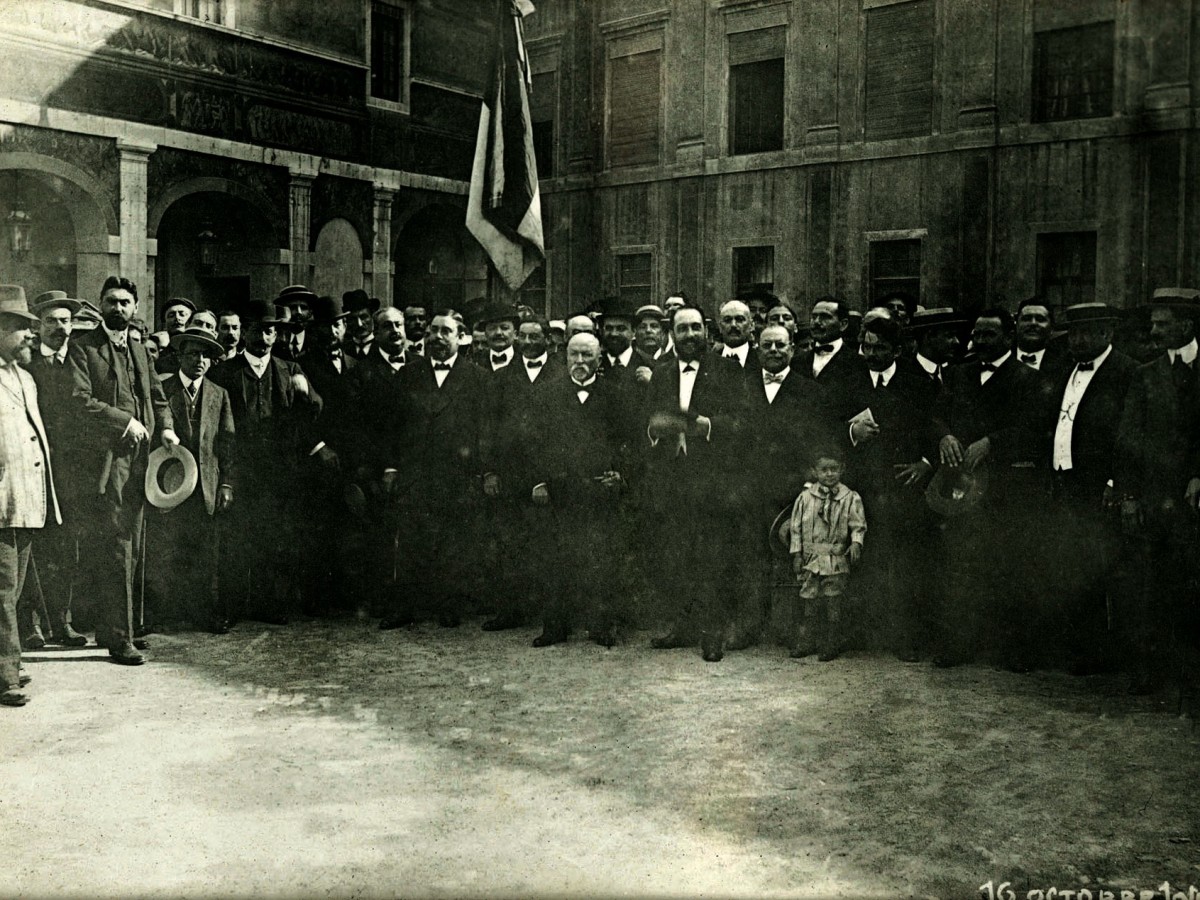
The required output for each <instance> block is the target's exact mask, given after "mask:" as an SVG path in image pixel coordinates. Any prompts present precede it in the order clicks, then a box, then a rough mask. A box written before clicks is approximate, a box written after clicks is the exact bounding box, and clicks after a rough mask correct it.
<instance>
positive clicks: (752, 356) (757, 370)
mask: <svg viewBox="0 0 1200 900" xmlns="http://www.w3.org/2000/svg"><path fill="white" fill-rule="evenodd" d="M713 353H716V354H717V355H718V356H722V357H723V356H724V355H725V345H724V344H717V345H716V346H715V347H713ZM730 362H732V363H737V365H738V367H739V368H741V370H742V372H743V374H745V375H746V377H748V378H761V377H762V375H761V373H762V361H761V360H760V359H759V358H758V348H757V347H751V348H750V349H749V350H748V351H746V365H744V366H743V365H742V364H741V363H738V362H737V360H733V359H731V360H730ZM810 372H811V367H810Z"/></svg>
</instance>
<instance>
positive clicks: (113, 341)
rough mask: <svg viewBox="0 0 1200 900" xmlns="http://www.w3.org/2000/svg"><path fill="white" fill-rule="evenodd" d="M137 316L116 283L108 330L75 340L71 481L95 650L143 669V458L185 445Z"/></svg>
mask: <svg viewBox="0 0 1200 900" xmlns="http://www.w3.org/2000/svg"><path fill="white" fill-rule="evenodd" d="M137 309H138V296H137V286H136V285H135V284H134V283H133V282H132V281H129V280H128V279H126V278H119V277H117V276H115V275H114V276H110V277H109V278H108V279H106V280H105V282H104V286H103V287H102V288H101V291H100V313H101V315H102V317H103V322H102V326H101V327H100V328H97V329H96V330H95V331H92V332H89V333H85V334H82V335H79V336H77V338H76V339H75V340H72V341H71V342H70V347H69V349H68V351H67V362H68V365H69V366H70V369H71V378H72V381H73V382H74V388H73V390H72V409H73V410H74V411H75V412H76V414H78V415H79V416H80V417H81V421H80V425H79V427H78V428H77V429H76V430H75V440H76V441H77V443H75V444H74V447H73V448H72V451H71V455H72V456H73V457H75V458H77V459H78V460H79V467H78V470H77V472H76V473H74V476H73V477H78V478H80V479H82V480H83V488H82V489H81V490H82V492H83V494H84V496H86V500H84V501H83V503H84V508H83V509H82V510H81V512H82V514H83V515H84V517H85V520H86V525H85V532H86V534H87V540H86V541H84V544H83V546H82V547H81V548H80V566H81V569H82V571H83V572H84V573H85V574H86V576H87V578H88V580H89V584H90V588H91V590H90V592H89V593H90V595H91V598H92V601H93V602H94V603H95V606H96V615H95V619H96V622H95V625H96V642H97V643H98V644H100V646H102V647H107V648H108V652H109V655H110V656H111V657H112V658H113V659H114V660H115V661H116V662H118V663H121V664H123V665H135V666H136V665H141V664H142V663H143V662H145V658H144V657H143V656H142V654H141V653H139V652H138V651H137V650H136V649H135V648H134V646H133V643H132V642H133V638H134V633H133V629H134V617H133V603H134V591H133V575H134V570H135V568H136V566H137V561H138V559H139V557H140V555H141V540H142V521H143V519H142V513H143V507H144V502H145V487H144V480H145V473H146V458H147V455H148V448H149V446H150V445H151V444H152V443H154V442H155V441H156V440H158V441H161V442H162V444H163V446H165V447H171V446H174V445H176V444H178V443H179V438H178V437H177V436H176V434H175V431H174V429H173V423H172V420H171V412H170V409H169V408H168V407H167V398H166V395H165V394H164V393H163V389H162V384H161V383H160V382H159V379H158V375H157V374H156V373H155V372H154V367H153V366H152V365H151V362H150V358H149V357H148V356H147V355H146V351H145V349H144V348H143V347H142V345H141V344H140V343H138V342H136V341H131V340H129V322H130V320H131V319H132V318H133V317H134V316H135V315H137ZM76 450H77V451H78V456H76V453H75V451H76Z"/></svg>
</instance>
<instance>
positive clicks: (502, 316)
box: [473, 301, 520, 328]
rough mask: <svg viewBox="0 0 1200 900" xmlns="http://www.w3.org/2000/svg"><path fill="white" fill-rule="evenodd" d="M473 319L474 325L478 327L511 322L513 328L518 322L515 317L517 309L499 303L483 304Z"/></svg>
mask: <svg viewBox="0 0 1200 900" xmlns="http://www.w3.org/2000/svg"><path fill="white" fill-rule="evenodd" d="M473 319H474V324H475V325H477V326H480V327H482V326H484V325H490V324H491V323H492V322H512V323H513V327H514V328H515V327H516V326H517V324H518V323H519V321H520V320H519V318H518V316H517V308H516V307H515V306H513V305H512V304H511V303H504V302H501V301H496V302H493V303H485V304H484V305H483V306H482V307H480V309H479V311H478V312H477V313H476V314H475V315H474V317H473Z"/></svg>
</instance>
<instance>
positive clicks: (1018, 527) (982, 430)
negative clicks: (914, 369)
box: [934, 308, 1049, 669]
mask: <svg viewBox="0 0 1200 900" xmlns="http://www.w3.org/2000/svg"><path fill="white" fill-rule="evenodd" d="M1014 329H1015V325H1014V322H1013V318H1012V316H1011V315H1010V314H1009V313H1008V312H1007V311H1006V310H1003V309H999V308H994V309H987V310H984V311H983V312H981V313H980V314H979V316H978V317H977V318H976V320H975V324H974V327H973V329H972V332H971V340H972V343H973V345H974V348H975V353H976V359H975V360H973V361H972V362H969V363H963V364H962V365H959V366H954V367H952V368H950V369H948V370H946V371H945V372H944V373H943V379H944V382H945V384H944V387H943V389H942V392H941V393H940V394H939V395H938V398H937V400H936V401H935V404H934V434H935V436H937V437H938V438H939V457H940V462H941V464H942V465H944V466H963V467H965V468H966V469H968V470H975V469H977V468H979V467H980V466H983V465H985V464H986V465H987V471H988V474H989V476H990V477H989V486H988V489H987V494H986V495H985V497H984V500H983V502H982V503H981V504H980V505H979V507H978V509H976V510H975V511H974V512H973V513H972V514H971V515H969V516H964V517H963V518H961V519H959V520H958V522H957V523H956V527H954V528H952V529H947V531H946V560H947V578H946V590H945V593H946V596H945V609H944V611H943V614H942V616H941V618H942V624H943V628H944V634H943V635H942V645H941V650H940V651H939V652H938V653H937V655H936V656H935V658H934V663H935V665H938V666H951V665H958V664H960V663H963V662H966V661H967V660H968V659H969V658H971V657H972V656H973V655H975V653H976V652H977V651H978V650H979V649H981V648H980V641H981V638H982V637H983V634H984V630H983V629H984V626H985V624H987V623H991V624H992V625H993V626H994V627H995V628H996V629H998V630H999V631H1000V638H1001V640H1000V641H999V642H997V643H998V645H999V646H1000V648H1001V654H1002V659H1001V661H1002V662H1003V663H1004V664H1005V665H1006V666H1008V667H1010V668H1013V669H1025V668H1028V666H1029V664H1030V661H1031V657H1032V653H1033V646H1032V642H1033V640H1034V633H1033V631H1034V629H1035V623H1037V622H1038V621H1039V620H1037V619H1035V616H1034V614H1035V613H1037V614H1038V615H1040V614H1041V610H1040V608H1039V607H1038V601H1037V597H1038V596H1039V595H1040V594H1041V593H1042V592H1043V591H1044V590H1045V584H1046V573H1045V571H1044V563H1045V555H1044V550H1043V549H1042V546H1043V544H1044V540H1043V537H1044V535H1043V533H1042V532H1043V530H1044V526H1043V525H1040V524H1039V519H1038V513H1039V512H1040V511H1041V510H1042V508H1043V507H1044V506H1045V503H1046V501H1047V499H1048V492H1049V473H1048V471H1047V470H1046V467H1045V464H1044V459H1045V454H1044V452H1042V450H1041V448H1040V446H1039V445H1038V444H1037V441H1036V434H1037V433H1036V430H1035V429H1032V428H1031V426H1032V425H1034V424H1035V423H1034V414H1035V413H1036V411H1038V410H1041V409H1044V408H1045V403H1046V400H1045V397H1044V396H1041V393H1040V387H1041V385H1042V379H1041V378H1040V377H1039V376H1038V374H1037V372H1035V371H1034V370H1033V369H1031V368H1030V367H1029V366H1026V365H1024V364H1023V363H1020V362H1018V361H1017V360H1016V359H1015V358H1014V356H1013V353H1012V349H1011V348H1012V344H1013V332H1014Z"/></svg>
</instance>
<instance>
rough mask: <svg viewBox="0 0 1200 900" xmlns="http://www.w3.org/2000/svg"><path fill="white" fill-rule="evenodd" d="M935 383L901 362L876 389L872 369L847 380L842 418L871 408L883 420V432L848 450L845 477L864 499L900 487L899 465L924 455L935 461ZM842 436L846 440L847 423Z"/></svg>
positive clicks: (847, 434) (873, 413)
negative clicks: (898, 480) (847, 402)
mask: <svg viewBox="0 0 1200 900" xmlns="http://www.w3.org/2000/svg"><path fill="white" fill-rule="evenodd" d="M918 368H920V367H919V366H918ZM935 383H936V382H934V380H933V379H931V378H929V377H928V376H927V375H925V374H924V371H923V370H922V375H919V376H918V375H914V374H913V373H912V372H911V371H907V370H905V369H903V368H901V367H900V365H899V363H897V365H896V371H895V373H894V374H893V375H892V378H891V381H889V382H888V383H887V385H886V386H884V387H882V388H876V387H875V385H874V380H873V379H872V377H871V372H870V371H869V370H868V371H867V372H864V373H862V374H860V375H858V376H856V377H855V378H854V379H853V380H851V381H849V382H848V383H847V394H846V396H847V397H848V398H849V399H850V401H851V402H850V405H849V407H847V409H846V410H845V412H846V413H848V415H847V416H846V417H845V418H844V419H843V421H844V422H845V421H848V420H849V418H851V417H853V416H854V415H857V414H858V413H859V412H861V411H862V410H864V409H868V408H869V409H870V410H871V415H872V416H874V418H875V421H876V422H877V423H878V424H879V434H877V435H875V437H873V438H871V439H869V440H866V441H862V442H861V443H859V444H858V445H857V446H853V447H851V449H850V451H849V463H850V465H849V469H850V471H849V472H848V474H847V477H846V480H847V482H848V483H849V484H850V485H851V486H852V487H853V488H854V489H855V490H857V491H858V492H859V493H860V494H862V495H863V496H864V497H875V496H879V495H881V494H886V493H894V492H896V491H897V490H899V489H900V487H901V485H900V483H899V482H897V481H896V478H895V475H896V470H895V466H896V465H905V464H908V463H914V462H917V461H919V460H920V459H921V458H922V457H924V458H926V459H928V460H929V462H930V463H931V464H932V463H934V462H935V461H936V460H937V455H936V454H937V442H936V441H935V440H934V439H933V428H932V418H931V416H932V409H933V402H934V398H935V396H936V395H937V391H936V389H935V387H934V385H935ZM843 436H844V437H843V439H848V437H849V432H848V426H846V430H844V431H843ZM906 490H907V491H910V492H911V490H912V489H911V488H908V489H906Z"/></svg>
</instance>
